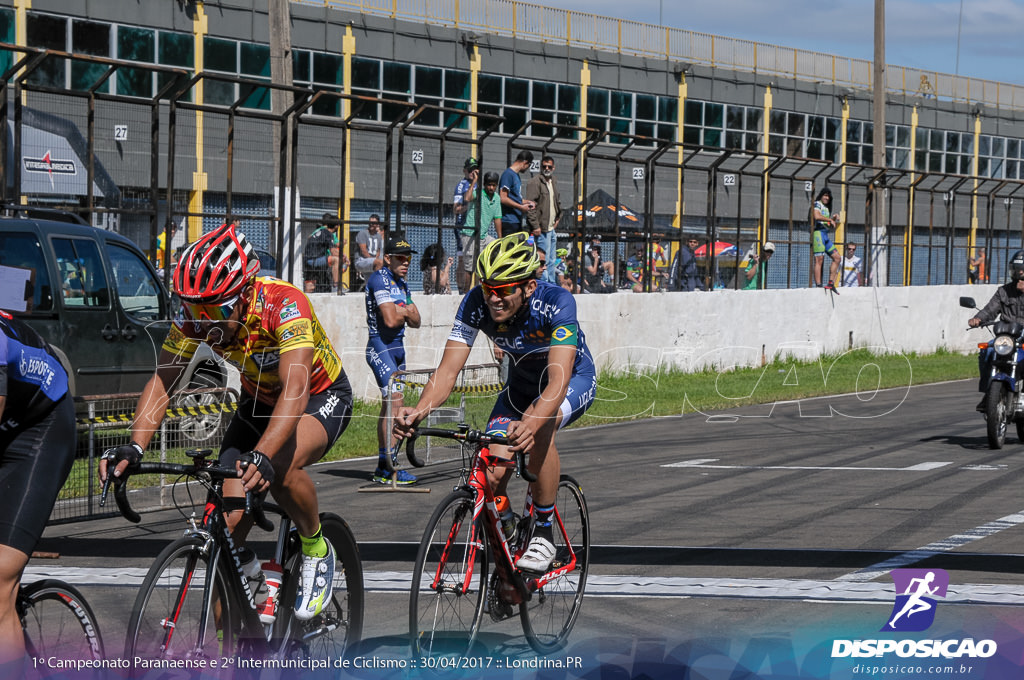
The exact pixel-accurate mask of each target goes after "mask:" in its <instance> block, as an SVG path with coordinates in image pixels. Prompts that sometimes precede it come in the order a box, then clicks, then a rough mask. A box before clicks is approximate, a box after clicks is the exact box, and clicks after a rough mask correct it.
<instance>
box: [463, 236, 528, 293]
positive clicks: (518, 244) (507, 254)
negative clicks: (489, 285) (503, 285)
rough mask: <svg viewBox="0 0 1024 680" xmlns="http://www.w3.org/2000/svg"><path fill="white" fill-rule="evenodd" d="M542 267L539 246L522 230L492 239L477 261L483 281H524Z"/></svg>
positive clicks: (477, 270)
mask: <svg viewBox="0 0 1024 680" xmlns="http://www.w3.org/2000/svg"><path fill="white" fill-rule="evenodd" d="M538 267H540V258H539V257H538V256H537V247H536V246H535V245H534V243H533V240H532V239H530V237H529V236H528V235H527V234H526V233H525V232H522V231H519V232H516V233H514V234H509V235H508V236H504V237H502V238H499V239H497V240H495V241H491V242H490V243H488V244H487V247H485V248H484V250H483V252H482V253H480V257H479V258H478V259H477V261H476V275H477V276H479V277H480V280H481V281H522V280H524V279H529V278H531V277H532V276H533V275H534V272H536V271H537V268H538Z"/></svg>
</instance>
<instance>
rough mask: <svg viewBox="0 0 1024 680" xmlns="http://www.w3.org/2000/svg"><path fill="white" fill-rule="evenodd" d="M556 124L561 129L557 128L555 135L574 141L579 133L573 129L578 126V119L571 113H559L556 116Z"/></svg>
mask: <svg viewBox="0 0 1024 680" xmlns="http://www.w3.org/2000/svg"><path fill="white" fill-rule="evenodd" d="M558 122H559V123H561V124H562V126H563V127H559V128H557V129H556V130H555V135H556V136H558V137H563V138H566V139H575V138H576V137H577V135H579V131H577V130H575V129H574V128H578V127H579V126H580V117H579V116H577V115H576V114H573V113H560V114H558Z"/></svg>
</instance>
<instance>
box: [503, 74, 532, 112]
mask: <svg viewBox="0 0 1024 680" xmlns="http://www.w3.org/2000/svg"><path fill="white" fill-rule="evenodd" d="M529 103H530V82H529V81H528V80H519V79H518V78H505V104H506V105H511V106H527V105H529Z"/></svg>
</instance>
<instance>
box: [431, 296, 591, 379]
mask: <svg viewBox="0 0 1024 680" xmlns="http://www.w3.org/2000/svg"><path fill="white" fill-rule="evenodd" d="M480 331H483V333H484V335H486V336H487V337H489V338H490V339H491V340H492V341H493V342H494V344H495V345H496V346H497V347H498V348H500V349H502V350H504V351H505V352H506V353H507V354H509V356H510V358H511V359H512V361H511V364H510V367H509V383H512V382H513V379H515V381H516V382H520V381H523V384H532V385H536V386H537V388H538V390H539V389H542V386H543V385H544V384H545V383H546V380H545V379H544V371H545V369H546V368H547V365H548V349H549V348H550V347H551V346H552V345H575V346H576V360H575V362H574V363H573V371H572V373H573V376H577V375H592V374H594V373H595V372H596V371H595V368H594V360H593V358H592V357H591V355H590V350H589V349H588V348H587V343H586V340H585V338H584V337H583V331H581V330H580V328H579V322H578V321H577V319H576V300H575V298H573V296H572V293H570V292H569V291H567V290H566V289H565V288H562V287H561V286H558V285H555V284H553V283H548V282H547V281H538V282H537V289H536V290H535V291H534V292H533V295H531V296H530V298H529V299H528V300H527V301H526V304H525V305H523V308H522V309H520V310H519V313H518V314H516V316H515V317H513V318H512V319H510V320H509V321H508V322H506V323H502V324H499V323H496V322H495V321H494V319H492V318H491V313H490V310H488V309H487V303H486V302H485V301H484V294H483V290H482V289H481V288H480V286H476V287H475V288H473V289H472V290H471V291H469V292H468V293H466V297H464V298H463V299H462V304H461V305H459V311H458V312H457V313H456V315H455V325H454V326H453V327H452V332H451V334H450V335H449V336H448V339H449V340H455V341H457V342H464V343H466V344H467V345H470V346H472V344H473V342H474V341H475V340H476V336H477V333H478V332H480ZM529 381H532V382H529Z"/></svg>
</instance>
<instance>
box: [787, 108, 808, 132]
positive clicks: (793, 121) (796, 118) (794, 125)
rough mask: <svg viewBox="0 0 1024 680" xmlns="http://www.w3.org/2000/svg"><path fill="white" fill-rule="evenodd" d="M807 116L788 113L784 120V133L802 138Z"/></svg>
mask: <svg viewBox="0 0 1024 680" xmlns="http://www.w3.org/2000/svg"><path fill="white" fill-rule="evenodd" d="M806 119H807V116H805V115H804V114H802V113H790V114H789V117H788V118H787V119H786V133H787V134H790V135H798V136H803V134H804V124H805V123H806Z"/></svg>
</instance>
